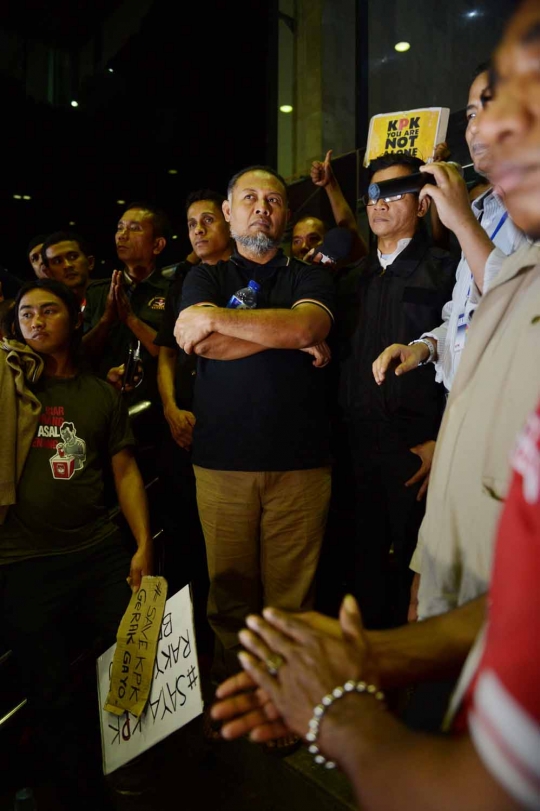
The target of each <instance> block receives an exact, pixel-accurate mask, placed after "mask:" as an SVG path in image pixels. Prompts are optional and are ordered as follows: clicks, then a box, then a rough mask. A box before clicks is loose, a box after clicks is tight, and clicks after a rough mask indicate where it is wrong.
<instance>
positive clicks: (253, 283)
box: [248, 279, 261, 293]
mask: <svg viewBox="0 0 540 811" xmlns="http://www.w3.org/2000/svg"><path fill="white" fill-rule="evenodd" d="M248 287H251V289H252V290H255V292H256V293H258V292H259V290H260V289H261V285H260V284H259V282H256V281H254V280H253V279H251V280H250V281H249V282H248Z"/></svg>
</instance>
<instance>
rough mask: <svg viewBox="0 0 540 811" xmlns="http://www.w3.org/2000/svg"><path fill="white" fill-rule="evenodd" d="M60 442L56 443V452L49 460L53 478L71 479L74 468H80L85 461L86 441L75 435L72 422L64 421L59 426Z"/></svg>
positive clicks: (75, 431)
mask: <svg viewBox="0 0 540 811" xmlns="http://www.w3.org/2000/svg"><path fill="white" fill-rule="evenodd" d="M60 436H61V437H62V442H58V443H57V445H56V453H55V455H54V456H53V457H52V458H51V459H50V460H49V461H50V464H51V470H52V474H53V478H54V479H71V477H72V476H73V474H74V473H75V471H76V470H82V469H83V467H84V463H85V462H86V442H85V441H84V439H81V438H80V437H78V436H77V430H76V428H75V425H74V423H72V422H66V421H64V422H63V423H62V425H61V426H60Z"/></svg>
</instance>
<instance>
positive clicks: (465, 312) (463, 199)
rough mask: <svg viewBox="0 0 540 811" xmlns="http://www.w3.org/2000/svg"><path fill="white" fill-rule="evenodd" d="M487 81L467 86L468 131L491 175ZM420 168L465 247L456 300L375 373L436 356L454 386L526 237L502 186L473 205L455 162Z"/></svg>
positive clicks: (478, 166)
mask: <svg viewBox="0 0 540 811" xmlns="http://www.w3.org/2000/svg"><path fill="white" fill-rule="evenodd" d="M487 87H488V72H487V70H485V69H484V70H482V71H481V72H480V73H479V74H478V75H477V76H476V78H475V80H474V81H473V83H472V85H471V88H470V91H469V100H468V104H467V110H466V114H467V121H468V124H467V130H466V133H465V137H466V140H467V144H468V146H469V150H470V153H471V158H472V160H473V163H474V168H475V170H476V171H477V173H478V174H480V175H482V176H485V177H488V178H489V171H490V166H491V153H490V149H489V148H488V146H487V145H486V144H485V143H484V142H483V141H482V138H481V135H480V133H479V131H478V127H477V124H476V117H477V115H478V113H479V112H480V110H481V109H482V104H483V103H484V102H485V96H484V94H485V93H486V91H487ZM483 100H484V102H483ZM422 171H425V172H428V173H430V174H432V175H433V176H434V178H435V180H436V181H437V185H434V184H427V185H426V186H425V187H424V189H422V191H421V193H420V199H422V198H423V197H426V196H427V197H430V198H431V199H432V200H433V201H434V202H435V203H436V204H437V210H438V212H439V216H440V218H441V220H442V222H443V223H444V225H446V227H447V228H449V229H450V230H451V231H453V232H454V233H455V235H456V236H457V238H458V240H459V243H460V245H461V249H462V251H463V253H462V256H461V262H460V263H459V266H458V269H457V273H456V284H455V286H454V290H453V292H452V300H451V301H449V302H447V303H446V304H445V306H444V308H443V311H442V317H443V323H442V324H441V325H440V326H439V327H437V328H436V329H434V330H431V331H430V332H425V333H424V334H423V335H422V336H419V338H418V339H417V340H416V341H414V342H412V344H409V345H408V346H405V345H403V344H399V343H396V344H392V345H391V346H389V347H388V348H387V349H385V350H384V352H382V353H381V354H380V355H379V357H378V358H377V360H376V361H375V362H374V364H373V374H374V377H375V380H376V382H377V383H378V384H379V385H381V384H382V383H383V381H384V379H385V376H386V372H387V370H388V367H389V366H390V364H391V363H392V362H394V361H399V365H398V366H397V367H396V369H395V373H396V375H398V376H399V375H402V374H405V373H406V372H410V371H412V370H413V369H416V368H417V367H418V366H422V365H423V364H425V363H430V362H433V363H434V364H435V371H436V380H437V381H438V382H443V383H444V385H445V387H446V389H447V390H450V388H451V386H452V382H453V380H454V376H455V373H456V370H457V367H458V365H459V362H460V359H461V353H462V350H463V347H464V345H465V337H466V333H467V329H468V327H469V325H470V323H471V319H472V316H473V314H474V311H475V309H476V307H477V306H478V304H479V301H480V298H481V296H482V294H483V293H485V292H486V291H487V290H488V289H489V288H490V286H491V284H492V282H493V280H494V279H495V277H496V276H497V274H498V272H499V270H500V268H501V265H502V263H503V261H504V260H505V259H506V257H507V256H509V255H510V254H512V253H514V252H515V251H516V250H517V249H518V248H519V247H520V246H521V245H522V244H523V243H524V242H525V241H526V237H525V235H524V234H523V232H522V231H520V230H519V228H517V227H516V226H515V225H514V223H513V222H512V220H511V218H510V217H509V216H508V212H507V211H506V208H505V207H504V203H503V201H502V199H501V193H500V190H499V189H493V188H491V189H489V190H488V191H487V192H485V193H484V194H482V195H481V196H480V197H479V198H478V199H477V200H475V201H474V202H473V204H472V207H471V205H470V203H469V198H468V195H467V187H466V185H465V182H464V180H463V178H462V177H461V175H460V173H459V171H458V169H457V168H456V167H455V166H454V165H452V164H448V163H433V164H430V165H428V166H423V167H422Z"/></svg>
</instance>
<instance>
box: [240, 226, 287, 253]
mask: <svg viewBox="0 0 540 811" xmlns="http://www.w3.org/2000/svg"><path fill="white" fill-rule="evenodd" d="M231 236H232V238H233V239H234V241H235V242H236V243H238V244H239V245H242V247H243V248H247V250H248V251H250V252H251V253H254V254H255V255H256V256H264V254H266V253H268V251H272V250H274V249H275V248H279V246H280V245H281V239H274V238H273V237H271V236H269V235H268V234H265V233H264V232H263V231H258V232H257V233H256V234H235V232H234V231H232V230H231Z"/></svg>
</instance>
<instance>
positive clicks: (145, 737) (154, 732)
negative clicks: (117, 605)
mask: <svg viewBox="0 0 540 811" xmlns="http://www.w3.org/2000/svg"><path fill="white" fill-rule="evenodd" d="M115 648H116V645H113V646H112V647H111V648H109V650H108V651H106V652H105V653H104V654H103V655H102V656H100V657H99V659H98V661H97V670H98V694H99V706H100V714H101V741H102V752H103V771H104V773H105V774H110V773H111V772H113V771H114V770H115V769H118V768H119V767H120V766H123V765H124V764H125V763H128V762H129V761H130V760H132V759H133V758H134V757H137V755H140V754H141V753H142V752H145V751H146V750H147V749H150V747H152V746H154V744H156V743H158V742H159V741H161V740H163V739H164V738H166V737H167V736H168V735H170V734H171V733H172V732H175V731H176V730H177V729H180V728H181V727H183V726H185V724H187V723H188V722H189V721H192V720H193V718H196V717H197V716H198V715H200V714H201V713H202V709H203V705H202V695H201V685H200V678H199V666H198V661H197V650H196V646H195V631H194V625H193V607H192V602H191V594H190V588H189V586H185V587H184V588H183V589H182V590H181V591H179V592H178V593H177V594H175V595H174V596H173V597H171V598H170V599H169V600H167V603H166V606H165V614H164V616H163V621H162V623H161V631H160V635H159V641H158V646H157V653H156V660H155V664H154V671H153V677H152V685H151V689H150V696H149V698H148V702H147V704H146V707H145V709H144V711H143V712H142V714H141V715H140V716H139V717H137V716H136V715H133V714H132V713H131V712H129V711H124V712H123V713H122V715H114V714H112V713H109V712H107V711H106V710H105V709H102V707H103V704H104V701H105V696H107V695H108V692H109V688H110V680H111V673H112V663H113V657H114V652H115Z"/></svg>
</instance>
